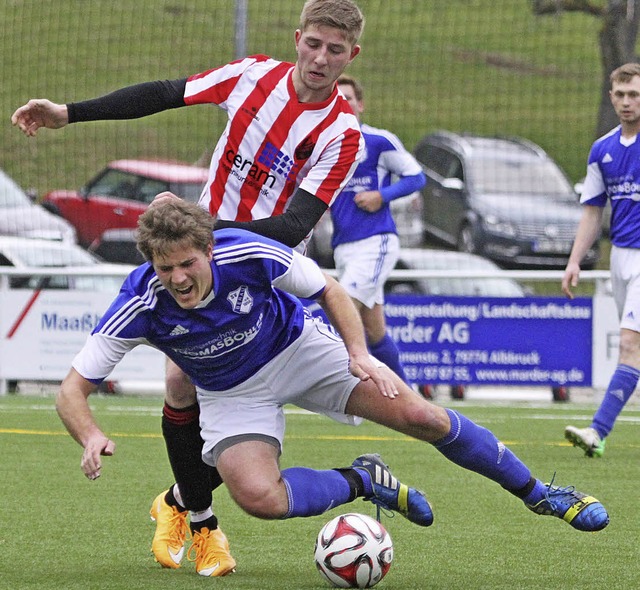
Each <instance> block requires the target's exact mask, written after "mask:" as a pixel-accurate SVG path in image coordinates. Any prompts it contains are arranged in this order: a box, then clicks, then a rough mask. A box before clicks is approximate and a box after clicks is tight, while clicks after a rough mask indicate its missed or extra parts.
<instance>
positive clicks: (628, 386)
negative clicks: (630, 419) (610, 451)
mask: <svg viewBox="0 0 640 590" xmlns="http://www.w3.org/2000/svg"><path fill="white" fill-rule="evenodd" d="M639 377H640V371H638V369H634V368H633V367H630V366H629V365H618V366H617V367H616V370H615V372H614V373H613V375H612V376H611V381H609V387H607V391H606V393H605V394H604V398H603V399H602V402H601V403H600V407H599V408H598V411H597V412H596V413H595V415H594V416H593V421H592V423H591V427H592V428H595V429H596V431H597V432H598V434H599V435H600V437H601V438H605V437H606V436H608V435H609V433H610V432H611V430H613V425H614V423H615V421H616V418H617V417H618V416H619V414H620V412H622V408H624V406H625V404H626V403H627V401H629V398H630V397H631V396H632V395H633V392H634V391H635V389H636V386H637V385H638V378H639Z"/></svg>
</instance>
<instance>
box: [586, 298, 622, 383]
mask: <svg viewBox="0 0 640 590" xmlns="http://www.w3.org/2000/svg"><path fill="white" fill-rule="evenodd" d="M619 344H620V320H619V318H618V311H617V309H616V304H615V303H614V301H613V297H612V296H611V295H610V294H608V293H602V294H599V293H596V295H594V297H593V379H592V386H593V387H594V388H595V389H606V388H607V385H608V384H609V380H610V379H611V375H613V372H614V371H615V369H616V365H617V364H618V352H619V351H618V347H619Z"/></svg>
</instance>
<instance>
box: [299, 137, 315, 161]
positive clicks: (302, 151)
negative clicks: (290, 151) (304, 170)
mask: <svg viewBox="0 0 640 590" xmlns="http://www.w3.org/2000/svg"><path fill="white" fill-rule="evenodd" d="M315 147H316V144H315V143H313V141H311V138H310V137H305V139H304V141H303V142H302V143H301V144H300V145H299V146H298V147H297V148H296V160H307V159H308V158H309V156H310V155H311V154H312V153H313V149H314V148H315Z"/></svg>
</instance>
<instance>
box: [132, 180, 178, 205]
mask: <svg viewBox="0 0 640 590" xmlns="http://www.w3.org/2000/svg"><path fill="white" fill-rule="evenodd" d="M168 190H170V189H169V185H168V184H167V183H166V182H163V181H162V180H154V179H153V178H144V179H143V180H142V183H141V184H140V186H139V187H138V194H137V195H136V200H137V201H141V202H143V203H147V204H149V203H151V201H153V199H154V198H155V196H156V195H157V194H158V193H162V192H164V191H168Z"/></svg>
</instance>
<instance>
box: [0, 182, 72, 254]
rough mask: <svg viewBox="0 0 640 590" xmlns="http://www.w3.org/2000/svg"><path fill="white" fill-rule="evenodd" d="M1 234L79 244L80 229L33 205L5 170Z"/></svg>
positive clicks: (0, 191) (0, 185)
mask: <svg viewBox="0 0 640 590" xmlns="http://www.w3.org/2000/svg"><path fill="white" fill-rule="evenodd" d="M0 235H3V236H23V237H25V238H41V239H47V240H59V241H62V242H68V243H71V244H75V243H76V230H75V229H74V227H73V226H72V225H71V224H70V223H69V222H68V221H66V220H64V219H62V218H61V217H58V216H57V215H54V214H53V213H51V212H49V211H47V210H46V209H45V208H44V207H42V206H41V205H37V204H36V203H34V202H32V200H31V199H30V198H29V196H28V195H27V193H25V191H23V190H22V189H21V188H20V187H19V186H18V184H17V183H16V182H15V181H14V180H13V179H12V178H10V177H9V176H7V174H6V173H5V172H3V171H2V170H0Z"/></svg>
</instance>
